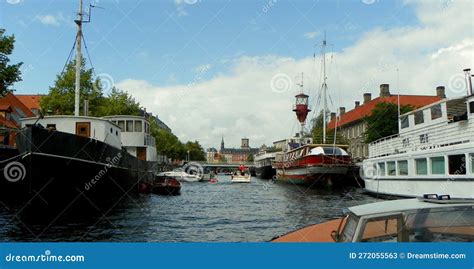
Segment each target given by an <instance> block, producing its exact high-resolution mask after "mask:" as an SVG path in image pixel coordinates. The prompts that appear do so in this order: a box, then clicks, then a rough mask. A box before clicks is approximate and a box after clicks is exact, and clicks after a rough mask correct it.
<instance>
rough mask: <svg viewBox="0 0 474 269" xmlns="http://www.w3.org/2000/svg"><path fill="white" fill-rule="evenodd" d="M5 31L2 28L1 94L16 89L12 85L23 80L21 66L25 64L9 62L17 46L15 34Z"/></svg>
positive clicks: (0, 31) (0, 55)
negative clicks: (8, 34)
mask: <svg viewBox="0 0 474 269" xmlns="http://www.w3.org/2000/svg"><path fill="white" fill-rule="evenodd" d="M4 33H5V29H1V28H0V96H5V95H6V94H7V93H9V92H12V91H14V90H13V89H12V88H11V87H12V86H13V84H14V83H15V82H18V81H21V70H20V67H21V65H22V64H23V63H22V62H20V63H17V64H9V62H10V58H9V55H10V54H12V52H13V49H14V47H15V46H14V44H15V36H14V35H11V36H7V35H4Z"/></svg>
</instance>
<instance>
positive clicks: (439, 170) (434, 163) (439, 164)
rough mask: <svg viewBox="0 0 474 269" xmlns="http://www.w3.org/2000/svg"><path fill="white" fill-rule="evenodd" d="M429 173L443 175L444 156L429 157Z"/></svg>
mask: <svg viewBox="0 0 474 269" xmlns="http://www.w3.org/2000/svg"><path fill="white" fill-rule="evenodd" d="M431 174H433V175H444V174H445V170H444V157H433V158H431Z"/></svg>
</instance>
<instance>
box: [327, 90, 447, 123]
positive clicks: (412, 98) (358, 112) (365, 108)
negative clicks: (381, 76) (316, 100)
mask: <svg viewBox="0 0 474 269" xmlns="http://www.w3.org/2000/svg"><path fill="white" fill-rule="evenodd" d="M439 100H441V98H439V97H438V96H426V95H400V105H402V106H403V105H411V106H412V107H413V108H420V107H423V106H426V105H429V104H432V103H434V102H437V101H439ZM381 102H389V103H394V104H398V95H391V96H389V97H377V98H375V99H373V100H371V101H369V102H367V103H365V104H362V105H360V106H359V107H357V108H354V109H353V110H350V111H348V112H346V113H344V114H343V115H342V116H341V117H340V119H339V120H338V122H337V127H340V126H343V125H345V124H348V123H351V122H354V121H358V120H360V119H362V118H363V117H365V116H369V115H370V113H371V112H372V109H374V108H375V105H376V104H378V103H381ZM335 125H336V120H335V119H333V120H331V121H330V122H329V123H328V125H327V126H328V128H329V129H334V127H335Z"/></svg>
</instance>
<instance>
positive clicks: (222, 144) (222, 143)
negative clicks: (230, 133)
mask: <svg viewBox="0 0 474 269" xmlns="http://www.w3.org/2000/svg"><path fill="white" fill-rule="evenodd" d="M222 151H224V136H222V140H221V152H222Z"/></svg>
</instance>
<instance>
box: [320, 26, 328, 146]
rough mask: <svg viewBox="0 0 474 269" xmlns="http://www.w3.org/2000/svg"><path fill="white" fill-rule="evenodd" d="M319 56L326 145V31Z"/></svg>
mask: <svg viewBox="0 0 474 269" xmlns="http://www.w3.org/2000/svg"><path fill="white" fill-rule="evenodd" d="M321 54H322V57H323V85H322V86H321V94H322V99H323V144H326V124H327V123H326V121H327V119H326V111H327V106H328V104H327V88H328V85H327V84H326V79H327V77H326V31H324V40H323V43H322V44H321Z"/></svg>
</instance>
